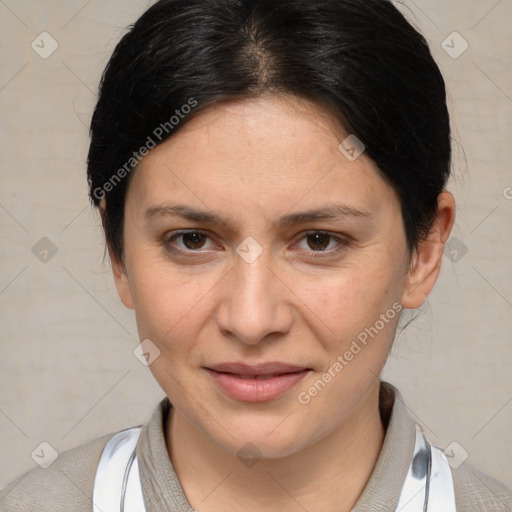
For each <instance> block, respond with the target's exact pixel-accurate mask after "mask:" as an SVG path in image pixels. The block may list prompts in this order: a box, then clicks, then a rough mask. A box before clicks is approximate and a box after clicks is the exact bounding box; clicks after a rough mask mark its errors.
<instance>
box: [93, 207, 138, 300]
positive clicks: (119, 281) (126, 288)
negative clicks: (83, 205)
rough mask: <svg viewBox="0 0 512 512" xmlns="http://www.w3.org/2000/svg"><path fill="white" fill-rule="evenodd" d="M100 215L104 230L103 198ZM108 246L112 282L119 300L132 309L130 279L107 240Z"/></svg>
mask: <svg viewBox="0 0 512 512" xmlns="http://www.w3.org/2000/svg"><path fill="white" fill-rule="evenodd" d="M99 209H100V215H101V222H102V224H103V230H104V231H105V232H106V229H105V227H106V213H105V200H104V199H103V200H102V202H101V204H100V208H99ZM107 246H108V254H109V257H110V261H111V264H112V273H113V276H114V282H115V285H116V289H117V293H118V295H119V298H120V299H121V302H122V303H123V304H124V305H125V306H126V307H127V308H129V309H134V307H133V300H132V293H131V288H130V280H129V278H128V273H127V271H126V266H125V264H124V263H123V262H122V261H120V260H119V258H118V257H117V256H116V255H115V254H114V251H113V250H112V247H111V246H110V244H109V243H108V241H107Z"/></svg>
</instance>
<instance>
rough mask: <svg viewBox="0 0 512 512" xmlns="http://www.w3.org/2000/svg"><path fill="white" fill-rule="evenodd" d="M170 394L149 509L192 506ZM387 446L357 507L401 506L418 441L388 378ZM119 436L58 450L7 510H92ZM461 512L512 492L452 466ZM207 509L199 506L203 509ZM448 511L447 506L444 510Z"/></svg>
mask: <svg viewBox="0 0 512 512" xmlns="http://www.w3.org/2000/svg"><path fill="white" fill-rule="evenodd" d="M170 407H172V405H171V404H170V402H169V400H168V399H167V398H165V399H164V400H162V401H161V402H160V404H159V405H158V406H157V408H156V409H155V411H154V413H153V415H152V417H151V420H150V421H149V423H148V424H147V425H145V426H144V428H143V429H142V432H141V437H140V440H139V444H138V446H137V457H138V459H139V467H140V478H141V483H142V489H143V494H144V501H145V503H146V509H147V511H148V512H169V511H172V512H190V510H192V506H191V505H190V504H189V503H188V501H187V498H186V496H185V493H184V492H183V489H182V487H181V485H180V482H179V480H178V477H177V476H176V472H175V471H174V468H173V466H172V463H171V461H170V459H169V456H168V451H167V448H166V444H165V437H164V432H165V421H166V418H167V415H168V412H169V409H170ZM380 411H381V416H382V418H383V422H384V425H385V426H386V425H387V427H386V434H385V438H384V444H383V446H382V450H381V452H380V455H379V458H378V460H377V463H376V465H375V468H374V470H373V472H372V475H371V477H370V479H369V481H368V483H367V485H366V487H365V489H364V491H363V493H362V494H361V496H360V497H359V499H358V501H357V503H356V505H355V507H354V509H353V512H395V509H396V506H397V504H398V499H399V496H400V491H401V489H402V485H403V483H404V480H405V478H406V475H407V471H408V469H409V465H410V462H411V457H412V453H413V449H414V441H415V425H414V422H413V421H412V419H411V418H410V416H409V414H408V412H407V409H406V407H405V404H404V403H403V400H402V397H401V395H400V393H399V392H398V391H397V390H396V389H395V388H394V387H393V386H391V385H390V384H388V383H385V382H382V384H381V402H380ZM112 435H113V434H109V435H106V436H102V437H100V438H97V439H95V440H93V441H90V442H89V443H86V444H84V445H82V446H79V447H77V448H73V449H72V450H68V451H66V452H64V453H62V454H60V455H59V458H58V459H57V460H56V461H55V462H54V463H53V464H52V465H51V466H50V467H49V468H48V469H42V468H35V469H32V470H31V471H29V472H27V473H25V474H24V475H21V476H20V477H18V478H17V479H16V480H14V481H13V482H12V483H11V484H9V486H8V487H7V488H6V489H4V490H3V491H2V492H1V493H0V511H1V512H36V511H37V512H64V511H66V512H91V511H92V510H93V507H92V493H93V487H94V477H95V474H96V467H97V465H98V461H99V458H100V456H101V452H102V450H103V448H104V446H105V444H106V443H107V441H108V440H109V439H110V438H111V437H112ZM452 475H453V480H454V486H455V496H456V502H457V511H458V512H475V511H489V512H490V511H492V512H501V511H503V512H505V511H512V492H511V491H510V490H508V489H507V488H506V487H505V486H504V485H502V484H500V483H499V482H497V481H496V480H494V479H492V478H490V477H489V476H487V475H484V474H483V473H481V472H479V471H477V470H476V469H474V468H473V467H472V466H470V465H469V464H467V463H463V464H462V465H461V466H460V467H458V468H457V469H452ZM198 512H200V511H198ZM439 512H442V511H439Z"/></svg>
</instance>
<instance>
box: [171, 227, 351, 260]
mask: <svg viewBox="0 0 512 512" xmlns="http://www.w3.org/2000/svg"><path fill="white" fill-rule="evenodd" d="M190 233H200V234H202V235H205V236H206V237H207V239H208V240H210V241H212V242H213V239H212V236H211V235H210V234H209V233H208V232H207V231H205V230H202V229H194V228H191V229H184V230H179V231H175V232H174V231H173V232H170V233H168V234H166V235H165V236H164V237H163V239H162V242H161V243H162V245H164V246H165V247H166V248H167V249H168V250H170V251H172V252H176V253H181V254H185V255H191V254H195V255H200V254H202V253H206V252H209V251H207V250H203V249H198V250H192V249H181V248H177V247H173V246H172V245H171V242H172V241H173V240H174V239H176V238H179V237H180V236H183V235H186V234H190ZM316 234H321V235H326V236H328V237H330V238H331V239H332V240H335V241H336V242H337V246H336V248H334V249H329V250H323V251H313V250H309V251H308V250H301V252H302V253H307V254H308V255H310V256H312V257H313V258H321V257H329V256H333V255H335V254H336V253H338V252H339V251H341V250H342V249H343V248H344V247H346V246H347V245H349V243H350V240H349V238H348V237H347V236H343V235H340V234H339V233H338V234H334V233H331V232H329V231H324V230H320V229H312V230H308V231H303V232H301V233H300V234H299V237H298V239H297V240H296V242H294V243H293V245H296V244H297V243H298V242H300V241H302V240H303V239H305V238H307V237H308V236H311V235H316Z"/></svg>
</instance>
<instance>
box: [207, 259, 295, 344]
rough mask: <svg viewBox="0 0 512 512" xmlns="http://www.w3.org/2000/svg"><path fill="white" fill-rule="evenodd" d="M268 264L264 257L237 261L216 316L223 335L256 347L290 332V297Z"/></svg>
mask: <svg viewBox="0 0 512 512" xmlns="http://www.w3.org/2000/svg"><path fill="white" fill-rule="evenodd" d="M269 263H270V262H269V259H268V258H266V257H265V256H264V255H261V256H260V257H259V258H258V259H257V260H256V261H254V262H252V263H247V262H246V261H244V259H242V258H240V257H238V258H236V260H235V263H234V268H233V270H232V271H231V272H230V273H229V274H228V280H227V281H225V282H224V284H223V288H222V294H221V295H222V297H221V301H220V303H219V306H218V309H217V314H216V320H217V325H218V328H219V330H220V331H221V332H222V334H223V335H224V336H227V337H230V338H232V339H236V340H238V341H239V342H242V343H244V344H246V345H256V344H258V343H260V342H262V341H264V340H265V339H271V338H273V336H272V335H273V334H274V335H276V336H277V335H283V334H285V333H287V332H288V331H289V330H290V328H291V325H292V320H293V314H292V304H291V303H290V297H291V296H293V294H292V292H291V291H290V290H289V289H288V288H287V286H286V284H284V282H283V281H284V280H283V279H282V278H281V277H280V276H279V275H278V273H277V272H276V271H274V270H272V269H271V267H270V266H269Z"/></svg>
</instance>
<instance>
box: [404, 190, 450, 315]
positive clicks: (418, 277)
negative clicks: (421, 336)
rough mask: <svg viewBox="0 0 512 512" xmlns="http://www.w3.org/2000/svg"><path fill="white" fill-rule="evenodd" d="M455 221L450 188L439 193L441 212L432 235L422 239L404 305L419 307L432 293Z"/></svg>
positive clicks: (438, 202) (412, 261)
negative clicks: (444, 249)
mask: <svg viewBox="0 0 512 512" xmlns="http://www.w3.org/2000/svg"><path fill="white" fill-rule="evenodd" d="M454 222H455V200H454V198H453V196H452V194H450V193H449V192H442V193H441V194H439V197H438V200H437V215H436V220H435V222H434V225H433V226H432V229H431V231H430V234H429V236H428V237H427V238H426V239H425V240H422V241H420V243H419V244H418V248H417V250H416V251H415V252H414V254H413V257H412V260H411V265H410V268H409V272H408V274H407V278H406V283H405V288H404V292H403V295H402V306H403V307H404V308H406V309H416V308H419V307H420V306H421V305H422V304H423V303H424V302H425V299H426V298H427V296H428V295H429V294H430V292H431V291H432V289H433V288H434V285H435V283H436V281H437V278H438V277H439V272H440V271H441V262H442V259H443V248H444V244H445V243H446V241H447V240H448V238H449V236H450V232H451V230H452V227H453V224H454Z"/></svg>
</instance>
